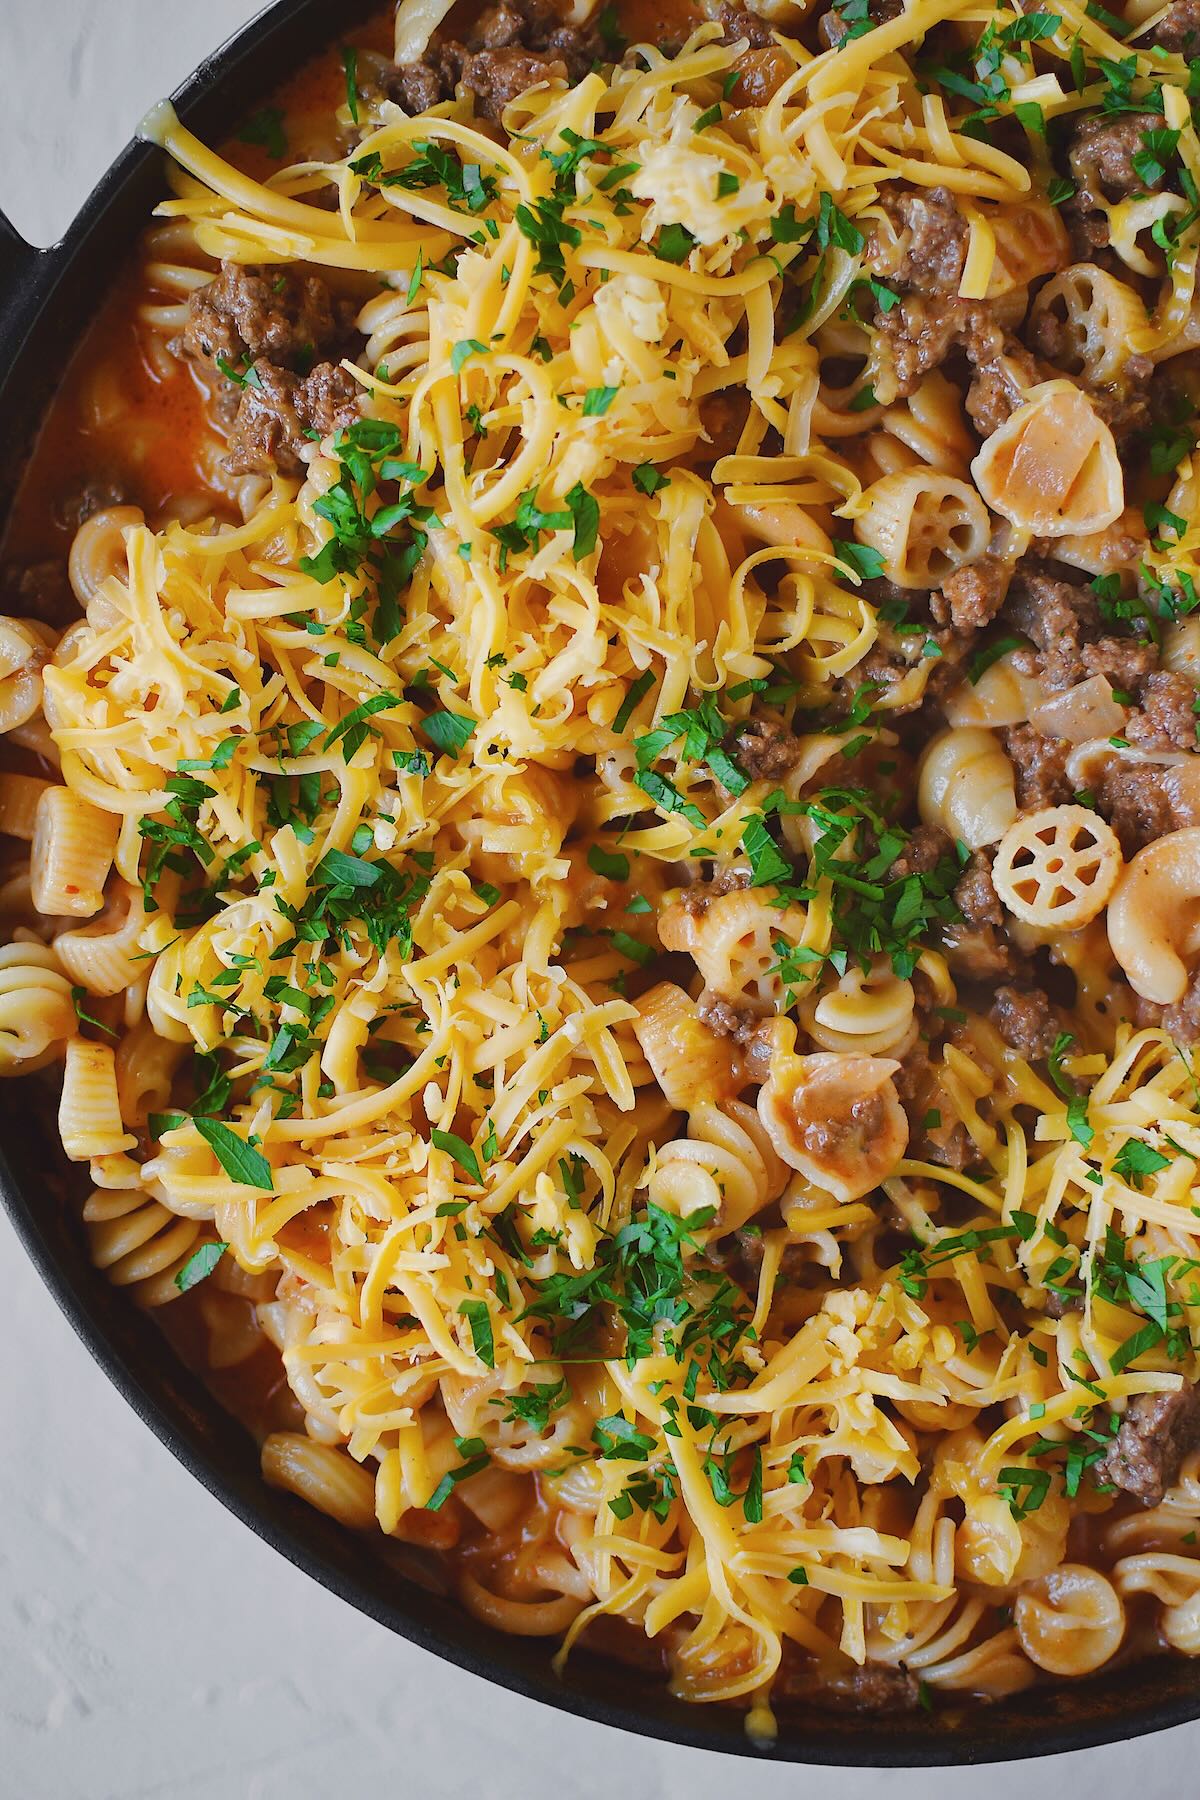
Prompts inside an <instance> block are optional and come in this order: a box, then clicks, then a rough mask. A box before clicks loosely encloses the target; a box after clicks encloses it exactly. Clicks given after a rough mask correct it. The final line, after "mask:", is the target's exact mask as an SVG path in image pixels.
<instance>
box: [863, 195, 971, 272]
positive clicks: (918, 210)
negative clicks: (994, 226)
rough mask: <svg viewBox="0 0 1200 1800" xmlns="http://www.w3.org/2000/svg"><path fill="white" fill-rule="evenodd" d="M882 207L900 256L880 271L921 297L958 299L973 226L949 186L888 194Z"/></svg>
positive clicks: (884, 196) (882, 202) (883, 197)
mask: <svg viewBox="0 0 1200 1800" xmlns="http://www.w3.org/2000/svg"><path fill="white" fill-rule="evenodd" d="M880 206H881V207H882V208H883V210H884V212H885V213H886V214H887V216H888V218H889V219H890V220H891V222H892V226H893V229H894V231H895V233H896V236H897V239H898V256H897V257H896V259H894V260H893V259H891V258H889V259H888V260H889V264H890V266H888V267H887V268H886V269H884V268H883V266H882V265H880V269H881V272H882V273H885V274H886V277H887V278H888V279H889V280H891V281H895V282H898V283H899V285H900V286H901V287H905V288H912V289H915V290H916V292H917V293H919V294H934V295H938V296H940V297H941V298H942V299H945V298H946V297H947V296H957V294H958V284H959V282H960V281H961V280H962V272H963V263H964V261H965V259H966V254H967V239H968V236H969V228H968V226H967V221H966V220H965V219H964V217H963V215H962V214H961V213H960V212H959V210H958V204H957V202H956V200H955V198H954V195H953V194H952V193H951V192H950V190H949V188H940V187H939V188H900V189H897V190H896V191H894V192H893V191H891V190H885V191H884V194H883V196H882V198H881V200H880Z"/></svg>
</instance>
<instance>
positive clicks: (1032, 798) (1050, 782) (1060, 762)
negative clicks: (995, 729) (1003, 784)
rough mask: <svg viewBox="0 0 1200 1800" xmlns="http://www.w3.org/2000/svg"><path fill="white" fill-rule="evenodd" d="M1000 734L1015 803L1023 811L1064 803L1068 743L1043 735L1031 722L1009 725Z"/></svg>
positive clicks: (1067, 795)
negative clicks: (1011, 767) (1009, 771)
mask: <svg viewBox="0 0 1200 1800" xmlns="http://www.w3.org/2000/svg"><path fill="white" fill-rule="evenodd" d="M1001 737H1002V739H1003V743H1004V748H1005V750H1006V752H1007V754H1008V758H1009V761H1010V762H1011V763H1012V766H1013V774H1014V775H1015V777H1016V790H1017V805H1018V806H1019V807H1020V808H1021V811H1022V812H1034V811H1036V810H1037V809H1038V808H1040V807H1043V806H1063V805H1065V804H1066V803H1067V802H1068V801H1069V800H1070V799H1071V797H1072V787H1071V782H1070V779H1069V777H1068V775H1067V757H1068V755H1069V754H1070V750H1071V746H1070V744H1068V743H1067V742H1066V740H1065V739H1064V738H1056V737H1046V736H1045V735H1044V734H1043V733H1042V732H1040V731H1038V730H1036V729H1035V727H1034V726H1032V725H1011V726H1009V727H1008V729H1007V730H1005V731H1003V732H1002V733H1001Z"/></svg>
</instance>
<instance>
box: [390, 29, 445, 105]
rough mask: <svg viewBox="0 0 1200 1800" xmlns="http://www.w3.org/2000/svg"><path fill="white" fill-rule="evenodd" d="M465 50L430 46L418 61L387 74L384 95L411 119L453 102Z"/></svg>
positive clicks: (434, 43)
mask: <svg viewBox="0 0 1200 1800" xmlns="http://www.w3.org/2000/svg"><path fill="white" fill-rule="evenodd" d="M463 56H464V51H463V49H462V46H461V45H460V44H454V43H449V44H441V43H438V42H437V41H436V40H435V41H434V42H433V43H431V44H430V45H429V47H428V49H427V50H426V51H425V54H424V55H423V56H422V57H421V59H420V61H419V62H415V63H405V64H403V65H402V66H401V67H399V68H393V69H391V70H390V71H388V73H387V76H386V79H385V81H384V92H385V93H386V95H387V97H388V99H389V100H394V101H396V103H397V105H399V106H402V107H403V108H404V110H405V112H406V113H408V115H409V117H410V118H415V117H416V116H417V114H418V113H423V112H428V111H429V109H430V107H431V106H440V105H441V103H442V101H443V100H453V98H454V90H455V88H456V86H457V85H458V83H459V81H460V80H461V79H462V66H463Z"/></svg>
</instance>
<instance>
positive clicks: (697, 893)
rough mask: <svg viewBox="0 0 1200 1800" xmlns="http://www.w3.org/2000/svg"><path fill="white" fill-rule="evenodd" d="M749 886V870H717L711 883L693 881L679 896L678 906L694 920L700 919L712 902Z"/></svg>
mask: <svg viewBox="0 0 1200 1800" xmlns="http://www.w3.org/2000/svg"><path fill="white" fill-rule="evenodd" d="M749 886H750V871H749V869H728V868H726V869H718V870H717V872H716V874H715V875H714V876H713V878H712V880H711V881H693V882H692V883H691V885H690V886H689V887H685V888H684V890H683V892H682V894H681V895H680V896H679V904H680V905H681V906H682V907H684V908H685V909H686V911H688V912H690V913H691V914H692V915H693V917H694V918H697V919H702V918H703V917H704V914H705V913H706V912H707V911H708V909H709V907H710V906H711V905H712V903H713V901H714V900H719V899H720V898H721V896H722V894H735V893H737V892H738V891H739V890H740V889H741V888H746V887H749Z"/></svg>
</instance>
